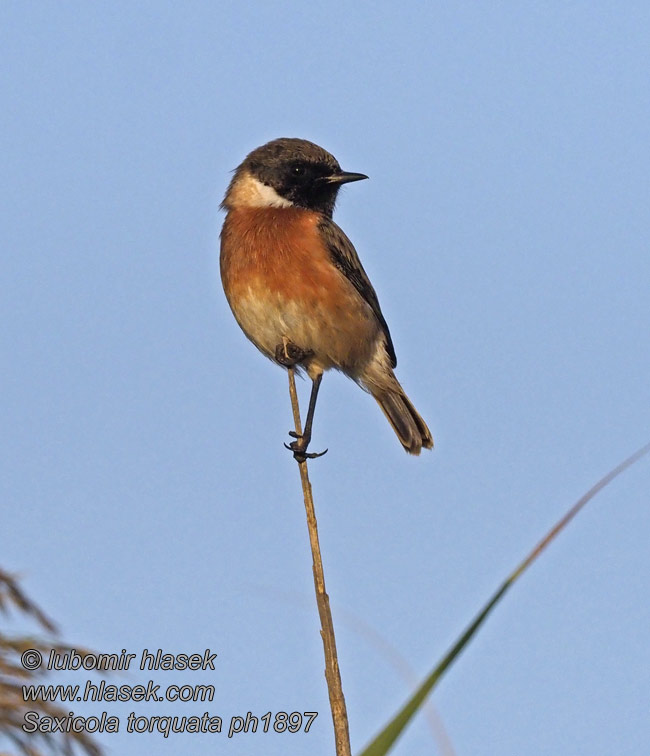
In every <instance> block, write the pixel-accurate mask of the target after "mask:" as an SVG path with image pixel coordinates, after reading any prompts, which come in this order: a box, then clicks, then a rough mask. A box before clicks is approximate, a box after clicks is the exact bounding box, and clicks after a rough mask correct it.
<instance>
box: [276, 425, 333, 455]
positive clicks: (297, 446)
mask: <svg viewBox="0 0 650 756" xmlns="http://www.w3.org/2000/svg"><path fill="white" fill-rule="evenodd" d="M289 435H290V436H293V437H294V438H296V439H297V441H292V442H291V443H290V444H285V445H284V447H285V449H288V450H289V451H290V452H293V458H294V459H295V460H296V462H305V461H306V460H308V459H318V457H322V456H323V454H327V452H328V450H327V449H325V451H322V452H308V451H307V444H308V443H309V441H307V443H304V441H303V438H304V436H299V435H298V434H297V433H295V432H294V431H289Z"/></svg>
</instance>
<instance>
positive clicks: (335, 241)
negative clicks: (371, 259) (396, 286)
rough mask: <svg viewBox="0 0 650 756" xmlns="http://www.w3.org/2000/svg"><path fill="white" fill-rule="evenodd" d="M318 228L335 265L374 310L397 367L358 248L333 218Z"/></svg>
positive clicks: (392, 360) (386, 330) (388, 334)
mask: <svg viewBox="0 0 650 756" xmlns="http://www.w3.org/2000/svg"><path fill="white" fill-rule="evenodd" d="M318 229H319V231H320V232H321V234H322V235H323V240H324V241H325V244H326V245H327V249H328V251H329V253H330V255H331V257H332V261H333V263H334V265H335V266H336V267H337V269H338V270H340V271H341V273H343V275H344V276H345V277H346V278H347V279H348V281H350V283H351V284H352V285H353V286H354V288H355V289H356V290H357V291H358V292H359V294H361V296H362V297H363V299H364V300H365V301H366V302H367V303H368V304H369V305H370V307H371V309H372V311H373V312H374V314H375V317H376V318H377V320H378V321H379V323H380V325H381V328H382V331H383V332H384V334H385V336H386V351H387V352H388V356H389V357H390V360H391V365H392V366H393V367H395V366H396V365H397V357H396V356H395V347H394V346H393V340H392V339H391V337H390V331H389V330H388V324H387V323H386V321H385V320H384V316H383V315H382V312H381V307H380V306H379V300H378V299H377V294H376V292H375V290H374V289H373V287H372V284H371V283H370V279H369V278H368V276H367V275H366V271H365V270H364V269H363V265H361V260H359V256H358V255H357V251H356V249H355V248H354V246H353V244H352V242H351V241H350V240H349V239H348V237H347V236H346V235H345V234H344V233H343V231H342V230H341V229H340V228H339V227H338V226H337V225H336V223H334V221H333V220H332V219H331V218H327V217H324V218H323V219H322V220H321V222H320V223H319V226H318Z"/></svg>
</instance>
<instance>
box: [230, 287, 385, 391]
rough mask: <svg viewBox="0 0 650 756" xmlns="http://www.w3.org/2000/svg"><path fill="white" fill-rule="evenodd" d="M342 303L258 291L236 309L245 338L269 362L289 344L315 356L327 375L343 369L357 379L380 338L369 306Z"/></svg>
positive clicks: (350, 300)
mask: <svg viewBox="0 0 650 756" xmlns="http://www.w3.org/2000/svg"><path fill="white" fill-rule="evenodd" d="M339 299H340V301H338V302H337V301H333V298H332V297H327V296H323V295H321V296H313V297H310V296H305V297H291V296H287V292H286V290H285V291H277V292H274V291H273V290H269V289H266V290H265V291H260V290H259V289H258V290H257V291H253V290H249V291H248V292H246V293H243V294H241V295H240V296H238V297H236V298H235V299H234V300H233V301H231V307H232V310H233V313H234V315H235V318H236V319H237V321H238V323H239V325H240V326H241V328H242V330H243V331H244V333H245V334H246V335H247V336H248V338H249V339H250V340H251V341H252V342H253V343H254V344H255V346H257V348H258V349H260V350H261V351H262V352H264V354H266V355H267V356H268V357H273V356H274V355H275V350H276V347H277V345H278V344H282V343H283V339H288V340H289V341H291V342H293V343H294V344H295V345H296V346H298V347H300V348H301V349H302V350H304V351H305V352H311V353H312V354H313V357H312V360H313V361H314V362H316V363H317V365H318V366H319V367H320V368H321V369H322V370H327V369H329V368H337V369H339V370H343V371H344V372H346V373H348V374H350V375H351V376H353V377H354V376H355V375H356V374H357V373H358V372H359V371H360V370H361V369H362V367H363V366H365V365H366V364H367V362H368V361H369V360H370V359H371V358H372V355H373V354H374V350H375V348H376V342H377V339H378V338H379V336H380V333H379V329H378V328H377V324H376V321H375V319H374V315H373V313H372V311H371V310H370V308H369V307H367V305H366V304H365V302H363V301H362V300H360V298H356V297H354V296H350V297H340V298H339Z"/></svg>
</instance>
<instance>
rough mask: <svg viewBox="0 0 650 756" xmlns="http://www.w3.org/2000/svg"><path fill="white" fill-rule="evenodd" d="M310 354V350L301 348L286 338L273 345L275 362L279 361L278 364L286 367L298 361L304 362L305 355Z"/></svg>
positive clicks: (292, 365) (293, 365) (294, 364)
mask: <svg viewBox="0 0 650 756" xmlns="http://www.w3.org/2000/svg"><path fill="white" fill-rule="evenodd" d="M312 354H313V352H311V351H310V350H308V349H302V348H301V347H299V346H298V345H297V344H294V343H293V341H289V340H288V339H285V340H283V343H282V344H277V345H276V347H275V359H276V362H279V363H280V365H283V366H284V367H286V368H290V367H295V366H296V365H298V364H299V363H301V362H304V360H306V359H307V357H311V355H312Z"/></svg>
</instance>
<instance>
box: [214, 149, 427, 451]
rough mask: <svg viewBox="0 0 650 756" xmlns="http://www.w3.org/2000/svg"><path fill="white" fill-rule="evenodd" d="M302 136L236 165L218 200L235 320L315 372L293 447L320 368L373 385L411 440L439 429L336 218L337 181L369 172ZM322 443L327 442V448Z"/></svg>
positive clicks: (409, 444)
mask: <svg viewBox="0 0 650 756" xmlns="http://www.w3.org/2000/svg"><path fill="white" fill-rule="evenodd" d="M367 178H368V176H366V175H365V174H363V173H351V172H348V171H343V170H342V169H341V166H340V165H339V163H338V161H337V160H336V158H335V157H334V156H333V155H331V154H330V153H329V152H327V151H326V150H325V149H323V148H322V147H319V146H318V145H317V144H314V143H313V142H310V141H307V140H305V139H297V138H288V137H283V138H280V139H274V140H273V141H270V142H268V143H266V144H264V145H262V146H261V147H258V148H256V149H254V150H253V151H252V152H250V153H249V154H248V155H247V156H246V158H245V159H244V160H243V162H242V163H241V164H240V165H239V167H238V168H236V169H235V170H234V172H233V176H232V180H231V181H230V184H229V185H228V188H227V191H226V194H225V197H224V200H223V202H222V203H221V209H222V210H224V211H225V212H226V217H225V220H224V224H223V228H222V230H221V250H220V272H221V280H222V284H223V288H224V293H225V295H226V299H227V301H228V304H229V305H230V309H231V310H232V313H233V315H234V317H235V320H236V321H237V323H238V324H239V326H240V327H241V329H242V330H243V332H244V334H245V335H246V336H247V338H248V339H249V340H250V341H251V342H252V343H253V344H254V345H255V346H256V347H257V348H258V349H259V350H260V352H262V354H264V355H265V356H266V357H268V358H269V359H271V360H273V361H274V362H275V363H276V364H279V365H281V366H283V367H285V368H293V367H295V368H297V369H298V370H300V371H304V372H305V373H306V374H307V375H308V376H309V378H310V379H311V381H312V387H311V395H310V400H309V410H308V413H307V418H306V421H305V427H304V430H303V433H302V435H298V434H296V433H293V432H290V435H292V436H293V437H294V438H295V441H293V442H292V443H291V444H289V445H288V446H287V445H286V444H285V446H287V448H289V449H291V450H292V451H293V452H294V457H295V458H296V459H297V460H298V461H299V462H301V461H304V459H305V458H306V457H315V456H320V454H310V453H308V452H307V448H308V446H309V442H310V441H311V434H312V424H313V419H314V411H315V407H316V400H317V397H318V390H319V387H320V384H321V380H322V377H323V373H324V372H325V371H327V370H330V369H335V370H339V371H340V372H342V373H343V374H345V375H346V376H348V377H349V378H351V379H352V380H353V381H355V382H356V383H357V384H358V385H359V386H360V387H361V388H363V389H364V390H365V391H367V392H368V393H370V394H371V395H372V396H373V397H374V398H375V399H376V401H377V403H378V404H379V406H380V407H381V409H382V410H383V412H384V415H385V416H386V418H387V419H388V422H389V423H390V424H391V426H392V428H393V430H394V431H395V433H396V434H397V437H398V438H399V441H400V443H401V444H402V446H403V447H404V449H405V450H406V451H407V452H408V453H409V454H413V455H418V454H420V451H421V450H422V449H423V448H425V449H431V448H432V447H433V438H432V436H431V432H430V431H429V428H428V427H427V424H426V423H425V422H424V420H423V419H422V417H421V416H420V414H419V413H418V412H417V410H416V409H415V407H414V406H413V404H412V402H411V401H410V399H409V398H408V396H407V395H406V393H405V391H404V389H403V388H402V386H401V385H400V383H399V381H398V380H397V378H396V376H395V373H394V368H395V366H396V364H397V358H396V356H395V348H394V346H393V341H392V339H391V335H390V331H389V330H388V325H387V324H386V320H385V318H384V316H383V314H382V311H381V308H380V306H379V300H378V298H377V294H376V292H375V290H374V288H373V286H372V284H371V283H370V280H369V278H368V276H367V275H366V272H365V270H364V269H363V266H362V265H361V261H360V260H359V256H358V255H357V252H356V250H355V248H354V246H353V245H352V242H351V241H350V240H349V239H348V237H347V236H346V235H345V233H344V232H343V231H342V230H341V228H339V226H337V224H336V223H335V222H334V220H333V219H332V216H333V213H334V206H335V203H336V199H337V195H338V192H339V190H340V188H341V187H342V186H343V185H344V184H348V183H351V182H355V181H361V180H363V179H367ZM323 453H324V452H323Z"/></svg>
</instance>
